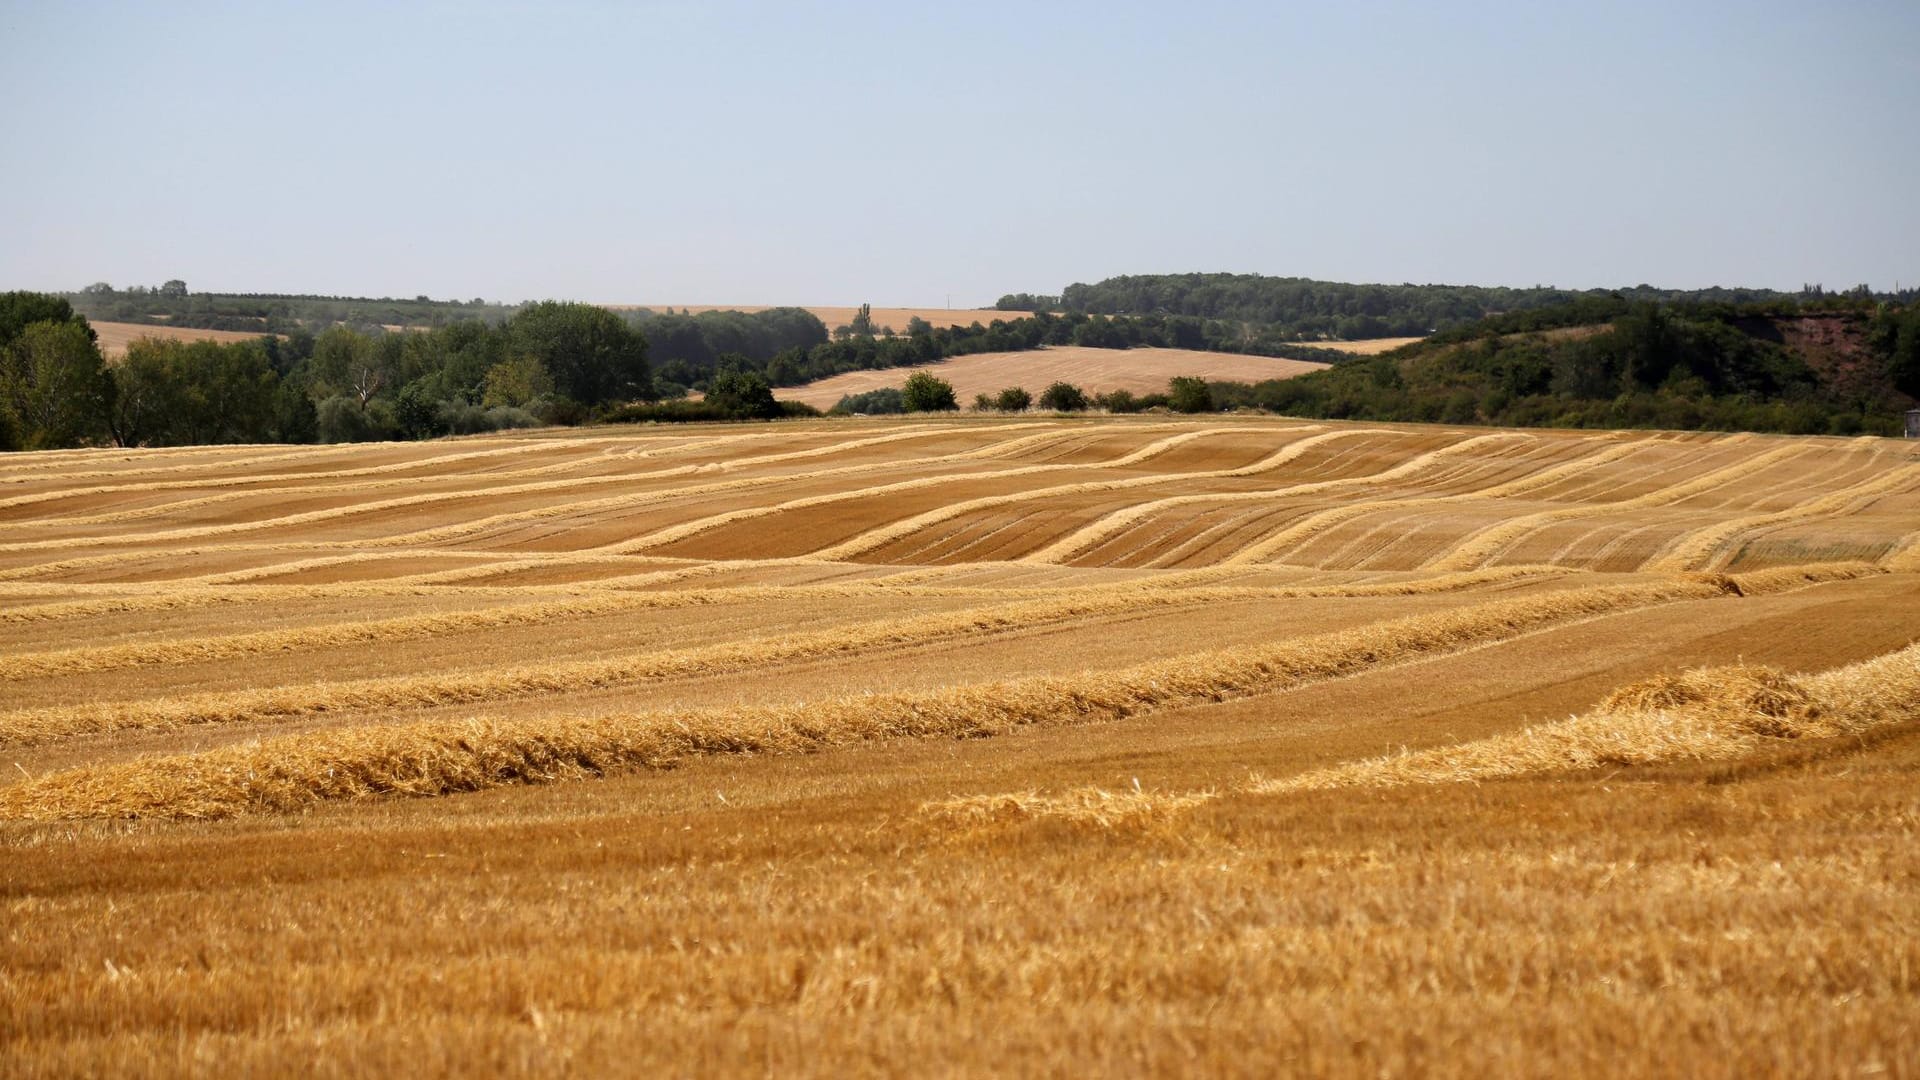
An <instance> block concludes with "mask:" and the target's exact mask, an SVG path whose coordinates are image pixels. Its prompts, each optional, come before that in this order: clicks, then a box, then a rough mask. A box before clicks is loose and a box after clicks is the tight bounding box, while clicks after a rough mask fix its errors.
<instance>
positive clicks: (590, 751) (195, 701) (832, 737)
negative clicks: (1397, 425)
mask: <svg viewBox="0 0 1920 1080" xmlns="http://www.w3.org/2000/svg"><path fill="white" fill-rule="evenodd" d="M1822 576H1824V575H1822ZM1844 576H1847V575H1845V574H1842V573H1836V574H1833V575H1832V578H1842V577H1844ZM1782 580H1783V581H1784V580H1786V579H1784V578H1783V579H1782ZM1760 591H1763V589H1761V588H1760V587H1758V586H1756V587H1753V588H1750V589H1740V588H1735V586H1734V585H1733V584H1731V583H1728V582H1723V581H1716V580H1708V579H1701V580H1691V581H1672V582H1664V583H1654V584H1645V585H1610V586H1598V587H1594V588H1587V589H1576V590H1568V591H1563V592H1556V593H1550V594H1547V595H1544V596H1538V597H1524V598H1519V599H1514V600H1504V601H1494V602H1491V603H1486V604H1481V605H1477V606H1473V607H1469V608H1465V609H1462V610H1458V611H1449V612H1445V613H1442V614H1436V615H1424V616H1415V617H1412V618H1406V619H1398V620H1393V621H1390V622H1386V623H1381V624H1376V625H1370V626H1365V627H1360V628H1357V629H1354V630H1346V631H1339V632H1336V633H1332V634H1326V635H1320V636H1317V637H1309V638H1303V639H1300V640H1297V641H1289V642H1284V643H1281V644H1278V645H1274V646H1270V647H1268V648H1265V649H1253V650H1248V649H1231V650H1225V651H1221V652H1205V653H1196V654H1193V655H1189V656H1181V657H1175V658H1173V659H1169V660H1165V661H1160V662H1155V663H1149V664H1143V665H1139V666H1137V667H1133V668H1129V669H1125V670H1119V671H1098V672H1089V673H1087V674H1084V675H1081V676H1077V677H1070V678H1057V677H1041V678H1030V679H1024V680H1016V681H1011V682H1004V683H993V684H987V685H983V686H958V687H954V688H952V689H949V690H944V691H936V692H933V693H929V694H874V695H869V696H863V697H857V698H847V699H840V700H834V701H821V702H807V703H801V704H796V705H784V706H771V707H750V708H741V709H734V710H727V711H711V710H697V709H696V710H682V711H674V712H668V713H662V714H656V715H641V716H633V715H614V716H606V717H594V718H585V719H572V718H562V719H557V720H556V719H541V720H536V721H531V722H523V723H509V722H489V721H478V720H476V721H464V722H451V723H450V722H446V721H427V722H422V723H417V724H409V725H379V726H375V727H362V728H348V729H341V730H334V731H323V732H319V733H316V734H313V735H302V736H294V737H290V738H285V739H277V740H266V741H263V742H259V743H254V744H250V745H247V746H241V747H233V748H225V749H220V750H213V751H209V752H207V753H205V754H196V755H189V756H186V757H179V758H161V759H154V760H150V761H140V762H135V763H132V764H128V765H117V766H106V767H102V768H94V769H85V768H83V769H79V770H75V771H74V772H72V773H61V774H55V775H53V776H49V777H45V778H41V779H37V780H33V781H30V782H27V783H22V784H18V785H15V786H13V787H11V788H5V789H0V818H4V817H8V816H12V817H21V818H28V819H44V818H49V817H54V818H58V817H75V816H78V817H121V816H130V817H142V816H160V817H187V818H202V817H223V816H227V815H231V814H238V813H265V812H284V811H287V810H289V809H296V808H299V807H302V806H308V805H311V804H313V803H315V802H321V801H327V800H333V799H356V798H369V797H377V796H387V795H429V794H448V793H452V792H462V791H475V790H480V789H482V788H486V787H493V786H498V785H502V784H516V783H546V782H551V781H553V780H556V779H562V778H568V777H576V776H582V775H599V774H601V773H604V772H606V771H609V770H613V769H620V768H633V767H643V768H656V769H657V768H664V767H669V766H671V765H673V764H676V763H678V762H679V761H681V760H682V759H684V758H686V757H689V756H696V755H705V754H794V753H812V752H816V751H819V750H822V749H827V748H830V747H835V746H845V745H849V744H852V743H859V742H867V741H871V740H875V739H886V738H908V737H919V738H925V737H940V738H979V737H984V736H988V735H994V734H1000V733H1004V732H1008V731H1012V730H1016V729H1020V728H1026V727H1036V726H1064V725H1078V724H1088V723H1101V722H1111V721H1113V720H1118V719H1122V718H1125V717H1129V716H1134V715H1137V714H1140V713H1144V712H1149V711H1153V710H1157V709H1163V708H1167V707H1169V706H1174V705H1184V704H1193V703H1196V702H1200V701H1219V700H1222V699H1224V698H1227V697H1233V696H1240V695H1246V694H1253V693H1270V692H1274V691H1278V690H1284V689H1289V688H1292V687H1296V686H1299V685H1302V684H1305V683H1308V682H1313V681H1319V680H1325V679H1334V678H1340V677H1342V676H1345V675H1349V674H1352V673H1354V672H1358V671H1363V670H1367V669H1369V668H1372V667H1377V666H1379V665H1382V664H1391V663H1398V662H1404V661H1407V660H1410V659H1414V658H1417V657H1421V656H1426V655H1431V654H1434V653H1439V652H1445V651H1448V650H1452V649H1458V648H1463V647H1467V646H1471V645H1475V644H1480V643H1484V642H1487V641H1498V640H1501V639H1503V638H1509V637H1512V636H1514V635H1517V634H1523V633H1526V632H1528V631H1530V630H1533V629H1537V628H1539V627H1542V626H1546V625H1550V624H1552V623H1555V622H1560V621H1564V620H1568V619H1575V618H1581V617H1592V616H1597V615H1604V614H1609V613H1614V612H1620V611H1627V610H1632V609H1635V608H1641V607H1646V606H1649V605H1654V604H1663V603H1672V602H1675V601H1679V600H1697V599H1705V598H1710V597H1717V596H1725V595H1739V594H1740V593H1741V592H1748V593H1749V594H1751V593H1754V592H1760ZM1123 602H1129V603H1130V602H1133V598H1126V600H1125V601H1123ZM1100 608H1101V605H1100V604H1099V603H1098V602H1086V603H1058V602H1055V603H1048V602H1042V603H1039V604H1035V605H1031V606H1030V607H1029V608H1027V609H1026V610H1022V611H1018V612H1015V611H1008V612H1005V613H996V612H993V611H973V612H960V613H956V614H953V615H939V616H929V617H923V618H920V619H907V620H898V621H895V622H890V623H879V624H873V625H869V626H865V627H857V628H849V629H845V630H836V631H830V632H826V633H821V634H813V635H791V636H787V637H783V638H779V639H770V640H765V641H749V642H742V643H739V644H728V645H724V646H719V647H716V648H710V649H702V650H687V651H685V652H681V653H662V654H651V655H647V656H642V657H637V658H632V659H622V660H616V661H610V662H583V663H578V664H569V665H559V666H554V667H546V668H528V669H521V670H509V671H501V672H490V673H486V674H481V675H467V676H445V677H437V678H434V677H423V678H410V679H381V680H366V681H363V682H360V683H347V684H336V685H331V686H316V687H306V688H292V689H289V690H280V691H262V692H255V693H252V694H226V695H207V696H202V697H198V698H186V699H178V700H174V701H164V702H141V703H130V704H105V705H95V706H79V707H62V708H55V709H46V710H33V711H18V712H13V713H8V714H0V739H4V740H6V741H8V742H14V743H23V742H34V741H40V740H45V739H50V738H60V737H66V736H71V735H75V734H79V733H83V732H99V731H113V730H117V729H122V728H158V727H172V726H179V725H183V724H198V723H222V722H224V723H232V722H240V721H243V720H258V719H265V718H270V717H284V716H292V715H299V714H303V713H313V712H328V711H339V710H344V709H366V708H398V707H407V706H414V707H418V706H427V705H447V704H454V703H463V702H474V701H482V700H488V699H493V698H499V697H504V696H508V695H512V694H525V693H534V692H566V691H571V690H580V689H587V688H597V687H602V686H608V685H615V684H620V683H630V682H634V681H638V680H641V679H647V678H667V677H674V676H683V675H687V674H692V673H696V672H700V671H707V670H712V669H714V668H720V667H731V668H748V667H764V666H766V665H769V664H773V663H780V662H785V661H789V660H792V659H796V658H799V657H812V656H820V655H833V654H845V653H854V652H859V651H861V650H865V649H871V648H876V647H880V646H882V645H896V644H902V643H906V642H910V641H924V640H927V639H929V638H934V637H948V636H955V635H961V634H973V633H983V632H991V631H994V630H998V629H1003V628H1007V627H1012V626H1021V625H1031V624H1032V623H1033V622H1035V621H1039V620H1040V619H1042V618H1045V619H1062V618H1070V617H1073V616H1075V615H1082V614H1088V613H1092V612H1094V611H1097V610H1099V609H1100ZM263 777H265V778H268V779H262V778H263Z"/></svg>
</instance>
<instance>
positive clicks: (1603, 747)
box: [1251, 644, 1920, 793]
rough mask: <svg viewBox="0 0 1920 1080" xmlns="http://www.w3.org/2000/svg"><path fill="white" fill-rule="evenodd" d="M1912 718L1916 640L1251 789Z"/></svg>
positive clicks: (1492, 773) (1712, 679)
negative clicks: (1853, 659)
mask: <svg viewBox="0 0 1920 1080" xmlns="http://www.w3.org/2000/svg"><path fill="white" fill-rule="evenodd" d="M1913 720H1920V644H1915V645H1909V646H1907V647H1906V648H1904V649H1901V650H1899V651H1897V652H1893V653H1889V654H1887V655H1885V656H1879V657H1875V658H1874V659H1872V660H1867V661H1864V662H1862V663H1858V664H1852V665H1849V666H1847V667H1843V668H1837V669H1835V670H1833V671H1827V672H1822V673H1820V674H1818V675H1810V676H1792V675H1787V674H1785V673H1783V672H1780V671H1777V670H1775V669H1773V668H1768V667H1761V666H1758V665H1733V666H1729V667H1716V668H1703V669H1699V670H1694V671H1688V672H1684V673H1682V674H1679V675H1667V676H1660V677H1658V678H1654V679H1650V680H1647V681H1645V682H1641V683H1636V684H1634V685H1632V686H1629V687H1625V688H1623V689H1621V690H1618V691H1615V692H1614V693H1613V694H1612V695H1610V696H1609V697H1608V698H1607V700H1605V701H1603V702H1601V704H1600V705H1599V706H1598V707H1597V708H1595V709H1594V710H1592V711H1591V712H1589V713H1587V714H1585V715H1582V716H1577V717H1574V718H1572V719H1569V720H1563V721H1560V722H1558V723H1553V724H1542V725H1538V726H1535V727H1530V728H1526V729H1525V730H1522V731H1516V732H1513V733H1512V734H1509V735H1499V736H1495V737H1493V738H1488V739H1480V740H1477V741H1475V742H1470V743H1462V744H1459V745H1454V746H1443V747H1436V748H1434V749H1431V750H1421V751H1418V752H1414V753H1406V754H1399V755H1395V756H1391V757H1383V758H1375V759H1373V760H1370V761H1359V762H1354V763H1353V764H1350V765H1342V766H1337V767H1335V768H1331V769H1320V770H1316V771H1314V772H1310V773H1306V774H1303V775H1301V776H1297V777H1291V778H1288V779H1284V780H1269V781H1263V782H1260V783H1258V784H1256V785H1254V786H1253V788H1252V789H1251V790H1254V791H1257V792H1261V793H1272V792H1282V791H1316V790H1323V789H1326V788H1338V787H1361V786H1364V787H1399V786H1403V785H1407V784H1443V783H1470V782H1474V781H1480V780H1496V779H1503V778H1507V777H1513V776H1524V775H1528V774H1533V773H1544V772H1557V771H1567V770H1577V769H1595V768H1601V767H1605V766H1631V765H1655V764H1664V763H1668V762H1677V761H1720V760H1728V759H1733V758H1739V757H1744V756H1746V755H1749V754H1752V753H1754V752H1756V751H1758V750H1762V749H1765V748H1767V747H1769V746H1775V745H1779V744H1780V743H1781V742H1782V741H1783V740H1791V739H1822V738H1834V737H1837V736H1842V735H1858V734H1862V733H1865V732H1867V731H1870V730H1872V729H1874V728H1877V727H1883V726H1885V725H1888V724H1894V723H1902V722H1907V721H1913Z"/></svg>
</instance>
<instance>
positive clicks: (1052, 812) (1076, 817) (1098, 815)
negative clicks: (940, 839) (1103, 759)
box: [920, 787, 1214, 837]
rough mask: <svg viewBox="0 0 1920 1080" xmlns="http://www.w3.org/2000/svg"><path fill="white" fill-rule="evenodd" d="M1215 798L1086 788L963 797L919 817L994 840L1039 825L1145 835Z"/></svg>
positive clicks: (928, 807)
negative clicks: (1006, 832) (1007, 832)
mask: <svg viewBox="0 0 1920 1080" xmlns="http://www.w3.org/2000/svg"><path fill="white" fill-rule="evenodd" d="M1213 797H1214V796H1213V793H1212V792H1208V791H1187V792H1161V791H1148V790H1144V789H1142V788H1139V787H1135V788H1132V789H1122V790H1120V791H1108V790H1106V789H1105V788H1098V787H1083V788H1074V789H1073V790H1071V791H1064V792H1061V793H1060V794H1058V795H1049V794H1046V793H1044V792H1038V791H1027V792H1021V793H1019V794H1009V795H962V796H957V797H955V798H951V799H941V800H939V801H937V802H930V803H927V804H925V805H923V806H922V807H921V808H920V812H921V813H922V814H923V815H925V816H926V817H927V818H929V819H931V820H932V821H934V822H935V823H937V824H938V825H939V826H940V827H941V828H942V829H944V830H949V831H950V832H952V833H955V834H958V835H961V836H975V837H977V836H979V835H980V834H982V833H986V834H989V835H993V834H997V833H998V832H1000V831H1001V830H1003V829H1006V828H1011V827H1019V826H1024V825H1033V824H1039V823H1047V824H1057V825H1065V826H1068V827H1070V828H1076V829H1095V830H1101V831H1112V830H1147V829H1159V828H1165V827H1167V826H1169V825H1172V824H1174V823H1175V822H1178V821H1179V820H1180V819H1181V817H1182V816H1183V815H1184V813H1185V812H1186V811H1188V810H1191V809H1193V808H1194V807H1196V806H1199V805H1201V804H1203V803H1205V802H1207V801H1209V800H1211V799H1212V798H1213Z"/></svg>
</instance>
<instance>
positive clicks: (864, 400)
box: [828, 387, 907, 416]
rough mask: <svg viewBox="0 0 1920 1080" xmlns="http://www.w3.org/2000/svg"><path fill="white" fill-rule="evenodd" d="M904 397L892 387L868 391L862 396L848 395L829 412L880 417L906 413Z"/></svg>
mask: <svg viewBox="0 0 1920 1080" xmlns="http://www.w3.org/2000/svg"><path fill="white" fill-rule="evenodd" d="M905 397H906V395H904V394H903V393H901V392H900V391H899V390H896V389H894V388H892V387H883V388H881V389H879V390H868V391H867V392H866V393H863V394H848V395H847V396H846V397H843V398H841V399H840V400H839V401H838V402H836V403H835V404H834V406H833V408H832V409H830V410H828V411H829V412H833V413H839V414H842V415H845V414H852V415H855V416H882V415H888V414H892V413H903V412H906V411H907V403H906V400H905Z"/></svg>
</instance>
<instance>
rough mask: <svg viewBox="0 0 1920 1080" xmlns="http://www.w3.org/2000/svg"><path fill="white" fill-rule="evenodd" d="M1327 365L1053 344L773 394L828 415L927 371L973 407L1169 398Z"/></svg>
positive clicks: (858, 374)
mask: <svg viewBox="0 0 1920 1080" xmlns="http://www.w3.org/2000/svg"><path fill="white" fill-rule="evenodd" d="M1326 366H1327V365H1325V364H1316V363H1312V362H1311V361H1306V360H1279V359H1274V358H1272V357H1265V356H1241V355H1237V354H1233V353H1215V352H1198V351H1195V350H1191V349H1089V348H1082V347H1079V346H1073V345H1056V346H1050V347H1048V348H1044V349H1033V350H1029V351H1025V352H1007V353H979V354H976V355H973V356H960V357H955V358H954V359H951V360H942V361H940V362H939V363H935V364H919V365H915V366H913V367H905V368H887V369H884V370H879V371H849V372H847V373H846V374H843V375H835V376H834V377H832V378H830V379H821V380H819V381H818V382H811V383H806V384H804V385H801V386H792V387H786V388H784V389H780V390H776V391H774V394H775V396H776V397H779V398H781V399H782V400H786V401H798V402H803V403H805V404H808V405H812V406H813V407H815V408H818V409H828V408H832V407H833V405H834V403H835V402H837V401H839V400H840V399H841V398H842V397H845V396H846V395H848V394H858V393H863V392H865V391H868V390H879V389H882V388H884V387H889V386H900V385H902V384H904V383H905V382H906V381H907V376H909V375H911V374H913V373H914V372H916V371H925V372H929V373H931V374H933V375H936V376H938V377H940V378H942V379H945V380H947V381H948V382H950V383H952V384H953V391H954V394H955V396H956V397H958V398H959V400H960V402H961V403H962V404H965V403H967V402H970V401H972V400H973V397H974V395H975V394H993V393H997V392H999V391H1000V390H1003V389H1005V388H1007V387H1009V386H1020V387H1025V388H1026V390H1027V391H1028V392H1029V393H1033V394H1038V393H1039V392H1040V391H1041V390H1043V389H1045V388H1046V386H1047V385H1048V384H1049V383H1054V382H1069V383H1072V384H1074V385H1075V386H1078V387H1079V388H1080V389H1082V390H1084V391H1086V392H1087V393H1088V394H1103V393H1107V392H1109V391H1113V390H1127V391H1131V392H1133V393H1135V394H1141V393H1153V392H1160V391H1164V390H1166V388H1167V380H1169V379H1172V378H1174V377H1175V376H1179V375H1197V376H1200V377H1202V378H1207V379H1228V380H1234V381H1239V382H1260V381H1263V380H1267V379H1289V378H1292V377H1294V376H1296V375H1304V374H1307V373H1308V372H1314V371H1319V370H1321V369H1322V368H1325V367H1326Z"/></svg>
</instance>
